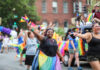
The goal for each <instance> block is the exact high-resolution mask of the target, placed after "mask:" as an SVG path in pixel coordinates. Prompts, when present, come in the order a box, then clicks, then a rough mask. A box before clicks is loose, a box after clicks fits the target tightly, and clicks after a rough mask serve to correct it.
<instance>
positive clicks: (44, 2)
mask: <svg viewBox="0 0 100 70" xmlns="http://www.w3.org/2000/svg"><path fill="white" fill-rule="evenodd" d="M46 12H47V10H46V1H45V0H43V1H42V13H46Z"/></svg>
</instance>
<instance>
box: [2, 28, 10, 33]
mask: <svg viewBox="0 0 100 70" xmlns="http://www.w3.org/2000/svg"><path fill="white" fill-rule="evenodd" d="M2 32H3V33H6V34H10V33H11V30H10V29H9V28H5V27H3V29H2Z"/></svg>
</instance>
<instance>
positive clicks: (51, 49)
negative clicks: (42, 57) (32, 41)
mask: <svg viewBox="0 0 100 70" xmlns="http://www.w3.org/2000/svg"><path fill="white" fill-rule="evenodd" d="M57 49H58V45H57V42H56V40H55V39H49V38H48V37H44V39H43V40H42V41H41V43H40V46H39V50H41V51H42V52H43V53H45V54H46V55H47V56H50V57H54V56H56V52H57Z"/></svg>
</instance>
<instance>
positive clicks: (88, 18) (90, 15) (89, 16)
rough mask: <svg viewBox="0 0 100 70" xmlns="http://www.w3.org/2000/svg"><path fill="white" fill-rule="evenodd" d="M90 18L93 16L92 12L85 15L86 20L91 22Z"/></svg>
mask: <svg viewBox="0 0 100 70" xmlns="http://www.w3.org/2000/svg"><path fill="white" fill-rule="evenodd" d="M92 18H93V14H92V13H90V14H89V15H88V17H87V22H91V21H92Z"/></svg>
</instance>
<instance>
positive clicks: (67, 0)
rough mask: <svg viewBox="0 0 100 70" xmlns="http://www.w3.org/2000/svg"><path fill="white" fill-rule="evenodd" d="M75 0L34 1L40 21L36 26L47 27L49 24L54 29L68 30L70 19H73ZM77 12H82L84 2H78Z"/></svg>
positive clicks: (82, 0)
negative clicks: (53, 25)
mask: <svg viewBox="0 0 100 70" xmlns="http://www.w3.org/2000/svg"><path fill="white" fill-rule="evenodd" d="M75 3H76V0H36V7H37V12H38V15H39V16H41V20H40V21H39V22H37V24H44V25H46V26H47V25H48V24H49V23H50V22H52V23H54V24H55V27H59V26H60V27H64V28H68V26H69V25H70V24H71V18H73V17H75V10H76V9H75ZM78 3H79V12H80V13H81V12H82V7H83V6H84V5H86V0H78Z"/></svg>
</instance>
